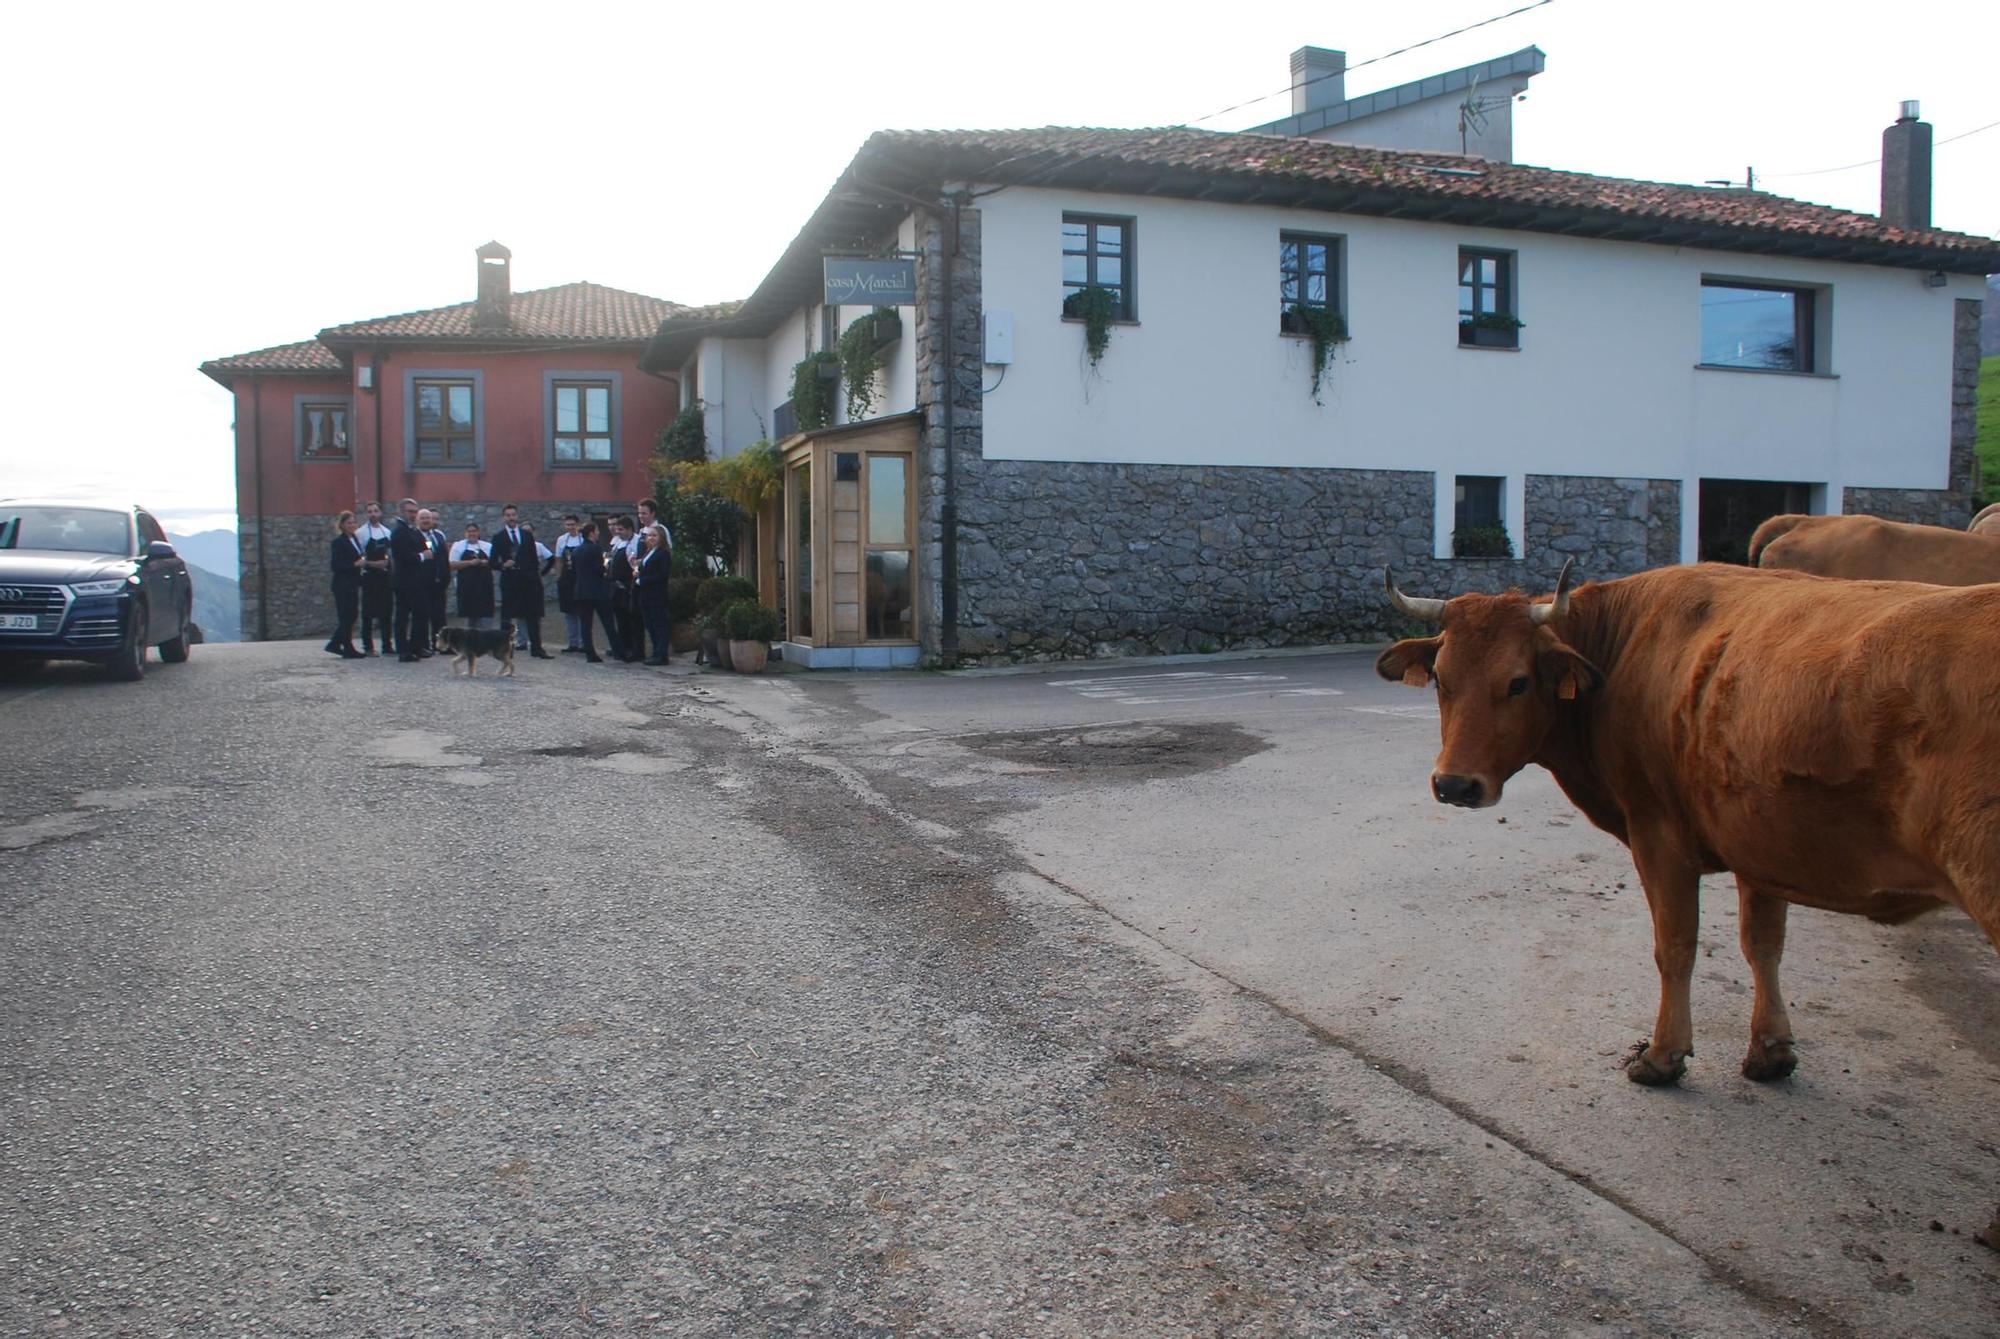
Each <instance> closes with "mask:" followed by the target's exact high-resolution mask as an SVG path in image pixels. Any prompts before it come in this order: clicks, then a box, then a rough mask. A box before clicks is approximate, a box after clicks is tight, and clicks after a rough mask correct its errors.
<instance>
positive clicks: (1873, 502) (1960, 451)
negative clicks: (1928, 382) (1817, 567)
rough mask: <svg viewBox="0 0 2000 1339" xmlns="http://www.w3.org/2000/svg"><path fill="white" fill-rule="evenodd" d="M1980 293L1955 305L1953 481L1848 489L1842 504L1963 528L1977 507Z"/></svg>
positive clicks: (1889, 517) (1886, 516)
mask: <svg viewBox="0 0 2000 1339" xmlns="http://www.w3.org/2000/svg"><path fill="white" fill-rule="evenodd" d="M1980 306H1981V304H1980V302H1979V300H1978V299H1977V298H1960V299H1958V301H1957V303H1956V305H1955V306H1954V308H1953V310H1952V320H1953V324H1952V343H1951V445H1950V462H1951V464H1950V473H1949V476H1948V479H1949V482H1948V484H1947V486H1946V487H1945V488H1943V489H1930V488H1850V489H1848V490H1847V491H1846V496H1845V497H1844V499H1843V506H1844V508H1845V509H1846V510H1847V511H1848V512H1849V513H1856V512H1859V513H1865V514H1867V515H1869V516H1880V517H1882V518H1884V519H1885V520H1891V521H1913V522H1915V523H1917V524H1920V525H1943V526H1949V527H1951V528H1952V529H1953V530H1963V529H1965V527H1966V526H1967V525H1969V524H1970V523H1971V521H1972V514H1973V513H1974V512H1975V511H1977V510H1979V506H1978V501H1977V499H1978V495H1979V491H1980V488H1981V486H1982V481H1981V479H1980V477H1979V454H1978V449H1977V444H1976V441H1975V439H1976V438H1977V436H1978V433H1979V312H1980Z"/></svg>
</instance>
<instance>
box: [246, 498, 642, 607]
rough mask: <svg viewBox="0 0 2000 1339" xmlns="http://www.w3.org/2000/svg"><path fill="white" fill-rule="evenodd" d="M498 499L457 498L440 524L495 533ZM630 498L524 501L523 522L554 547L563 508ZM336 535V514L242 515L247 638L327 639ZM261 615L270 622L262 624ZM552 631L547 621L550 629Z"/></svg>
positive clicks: (626, 507) (606, 505) (551, 592)
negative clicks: (260, 575)
mask: <svg viewBox="0 0 2000 1339" xmlns="http://www.w3.org/2000/svg"><path fill="white" fill-rule="evenodd" d="M503 505H505V504H503V503H499V502H452V503H446V504H444V512H445V515H444V517H443V519H442V520H441V521H440V522H439V524H440V525H441V526H442V527H443V529H444V532H445V534H447V535H448V536H450V537H451V538H452V539H453V540H454V541H456V540H458V539H460V538H462V537H463V535H464V531H465V523H466V522H467V521H477V522H478V523H479V528H480V530H481V532H482V534H483V536H484V537H485V538H487V539H491V538H492V537H493V532H494V531H495V530H497V529H498V528H499V526H500V508H501V507H502V506H503ZM631 510H632V503H631V500H630V499H627V500H626V501H624V502H604V501H596V502H524V503H521V504H520V515H521V522H522V524H524V525H526V526H528V527H530V528H531V529H533V530H534V532H535V537H536V538H537V539H539V540H541V541H542V543H543V544H545V545H547V546H548V547H549V548H551V549H553V548H554V547H555V537H556V536H557V535H560V534H561V533H562V517H563V514H564V513H565V512H572V511H573V512H575V513H577V514H578V515H579V516H589V515H591V514H593V513H600V512H609V513H613V514H616V513H619V512H629V511H631ZM260 533H261V534H262V537H263V545H262V551H261V552H262V562H263V563H264V564H266V565H267V571H266V573H265V576H264V579H263V581H262V582H260V581H259V579H258V572H259V561H260V559H259V546H258V536H259V534H260ZM333 536H334V525H333V517H331V516H266V517H261V518H260V517H256V516H239V517H238V518H237V544H238V551H239V555H240V558H241V563H242V578H241V581H242V597H243V640H245V641H248V642H254V641H259V640H265V639H268V640H272V641H279V640H283V639H286V638H291V637H317V638H321V639H324V638H325V637H326V636H327V635H328V634H329V633H331V632H332V631H333V588H332V579H331V573H330V570H329V567H328V549H329V545H330V544H331V542H332V540H333ZM547 590H548V600H549V611H550V614H551V616H553V615H554V612H555V581H554V579H553V578H551V579H550V580H549V581H548V582H547ZM260 616H262V617H264V618H266V619H267V620H268V621H267V622H260V621H259V620H260ZM544 631H546V626H545V627H544Z"/></svg>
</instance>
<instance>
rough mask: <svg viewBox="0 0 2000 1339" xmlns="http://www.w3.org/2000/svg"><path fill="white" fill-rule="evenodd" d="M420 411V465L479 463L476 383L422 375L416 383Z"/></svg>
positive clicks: (417, 450) (416, 454)
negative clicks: (423, 376)
mask: <svg viewBox="0 0 2000 1339" xmlns="http://www.w3.org/2000/svg"><path fill="white" fill-rule="evenodd" d="M412 394H413V396H414V403H415V412H416V445H415V448H414V451H413V459H414V463H415V464H417V465H476V464H478V463H479V446H478V424H477V422H476V420H475V413H476V409H477V406H476V404H475V400H476V398H477V397H475V396H474V394H473V383H472V382H470V381H457V380H451V381H446V380H430V379H419V380H417V381H416V382H415V383H414V384H413V387H412Z"/></svg>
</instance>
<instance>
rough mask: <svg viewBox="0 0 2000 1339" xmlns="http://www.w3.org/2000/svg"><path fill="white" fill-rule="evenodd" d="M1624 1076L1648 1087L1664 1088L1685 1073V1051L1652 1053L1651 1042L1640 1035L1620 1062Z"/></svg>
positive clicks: (1677, 1081)
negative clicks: (1630, 1050)
mask: <svg viewBox="0 0 2000 1339" xmlns="http://www.w3.org/2000/svg"><path fill="white" fill-rule="evenodd" d="M1621 1063H1622V1064H1623V1066H1624V1069H1625V1077H1626V1078H1628V1079H1630V1080H1632V1082H1634V1083H1643V1084H1645V1085H1646V1086H1647V1087H1648V1088H1664V1087H1666V1086H1668V1085H1669V1084H1674V1083H1679V1082H1680V1081H1681V1075H1683V1074H1685V1073H1687V1068H1688V1067H1687V1052H1685V1051H1662V1052H1660V1053H1659V1054H1658V1055H1657V1056H1655V1055H1654V1054H1653V1043H1652V1042H1650V1041H1648V1040H1647V1039H1646V1038H1644V1037H1641V1038H1640V1039H1639V1040H1638V1041H1636V1042H1633V1043H1632V1052H1631V1054H1629V1055H1627V1056H1626V1057H1625V1059H1624V1060H1623V1061H1622V1062H1621Z"/></svg>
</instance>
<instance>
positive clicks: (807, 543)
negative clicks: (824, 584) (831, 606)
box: [785, 456, 813, 642]
mask: <svg viewBox="0 0 2000 1339" xmlns="http://www.w3.org/2000/svg"><path fill="white" fill-rule="evenodd" d="M786 493H787V496H786V498H785V518H786V520H787V521H789V522H790V530H791V535H790V538H791V541H792V543H791V546H790V547H791V560H792V570H791V573H790V579H789V580H788V581H787V582H786V583H785V584H786V594H785V599H786V604H787V605H788V606H789V608H788V609H787V611H786V614H787V617H786V624H785V625H786V629H787V631H788V633H789V635H790V636H791V637H792V638H793V639H794V640H796V641H801V642H810V641H811V640H812V635H813V622H812V607H813V543H812V529H813V527H812V457H811V456H807V457H806V458H805V459H804V460H801V461H800V462H799V463H798V464H796V465H794V466H792V470H791V482H790V486H789V488H788V489H787V490H786Z"/></svg>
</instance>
